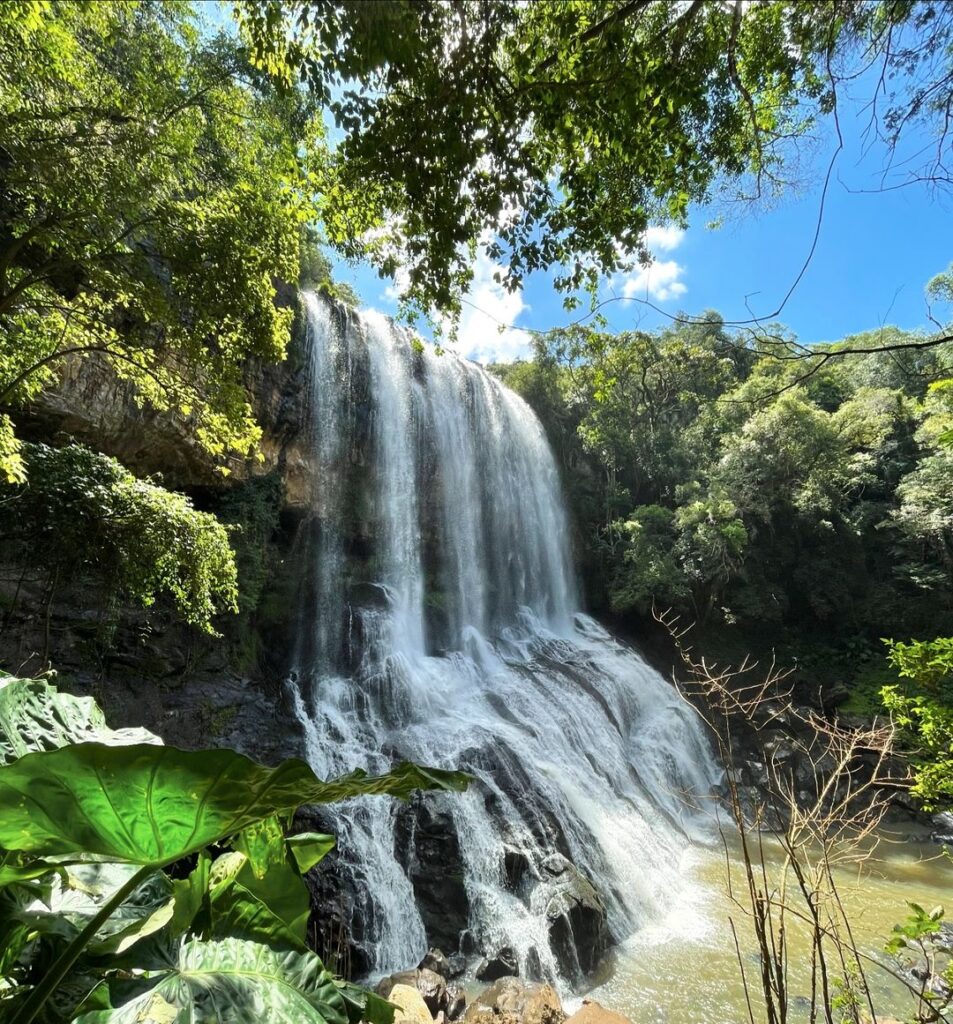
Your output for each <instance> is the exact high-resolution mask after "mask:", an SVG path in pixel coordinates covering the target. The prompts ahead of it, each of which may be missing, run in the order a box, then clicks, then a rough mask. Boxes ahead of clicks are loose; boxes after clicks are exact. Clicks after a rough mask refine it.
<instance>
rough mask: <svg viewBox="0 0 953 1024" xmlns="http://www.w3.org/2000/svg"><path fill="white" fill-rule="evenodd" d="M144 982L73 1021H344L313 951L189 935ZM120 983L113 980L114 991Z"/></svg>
mask: <svg viewBox="0 0 953 1024" xmlns="http://www.w3.org/2000/svg"><path fill="white" fill-rule="evenodd" d="M148 984H149V987H148V988H147V989H146V990H145V991H138V992H136V993H135V994H134V995H132V998H129V999H127V1000H126V1001H125V1002H123V1003H122V1005H119V1006H117V1007H116V1008H114V1009H110V1010H102V1011H97V1012H94V1013H87V1014H84V1015H83V1016H81V1017H79V1018H78V1021H77V1024H142V1022H143V1021H164V1022H170V1024H171V1022H172V1021H179V1022H182V1024H185V1022H186V1021H187V1022H188V1024H219V1022H221V1024H246V1022H248V1024H263V1022H265V1021H267V1022H268V1024H349V1020H348V1014H347V1006H346V1004H345V1000H344V996H343V995H342V994H341V992H340V990H339V988H338V986H337V985H336V984H335V982H334V979H333V978H332V976H331V975H330V974H329V973H328V972H327V971H326V970H325V969H324V965H323V964H322V963H321V961H320V960H319V959H318V958H317V957H316V956H315V955H314V954H313V953H307V952H305V953H298V952H290V951H286V952H277V951H275V950H272V949H269V948H268V947H267V946H262V945H259V944H257V943H254V942H246V941H243V940H241V939H224V940H222V941H220V942H202V941H198V940H193V941H191V942H187V943H185V944H184V945H183V946H182V948H181V950H180V953H179V957H178V962H177V964H176V965H175V968H174V969H173V970H171V971H169V972H166V973H164V974H160V975H159V976H158V977H157V978H150V979H149V981H148ZM124 991H125V989H124V988H123V987H122V986H119V985H117V986H116V993H115V994H116V995H117V996H119V995H120V994H121V993H123V992H124ZM116 1001H117V1000H115V999H114V1002H116ZM169 1007H171V1008H174V1009H175V1010H176V1011H177V1013H176V1015H175V1016H172V1015H171V1010H170V1009H169Z"/></svg>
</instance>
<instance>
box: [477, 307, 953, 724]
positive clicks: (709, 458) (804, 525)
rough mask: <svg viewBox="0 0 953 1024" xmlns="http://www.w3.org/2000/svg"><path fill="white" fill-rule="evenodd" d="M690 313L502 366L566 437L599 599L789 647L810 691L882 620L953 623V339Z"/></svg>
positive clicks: (635, 614)
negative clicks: (811, 331) (812, 339)
mask: <svg viewBox="0 0 953 1024" xmlns="http://www.w3.org/2000/svg"><path fill="white" fill-rule="evenodd" d="M686 321H687V322H680V323H677V324H675V325H673V326H672V327H670V328H667V329H662V330H658V331H655V332H652V333H648V332H634V331H633V332H623V333H621V334H617V335H612V334H608V333H606V332H604V331H601V330H599V329H592V328H584V327H574V328H572V329H569V330H561V331H555V332H550V333H548V334H545V335H539V336H537V338H536V340H535V345H534V354H533V359H532V360H531V361H527V362H520V363H516V364H513V365H511V366H506V367H498V368H497V372H498V373H499V374H500V375H501V376H502V377H503V379H504V380H505V381H506V383H507V384H509V385H510V386H512V387H514V388H515V389H516V390H517V391H519V392H520V393H521V394H522V395H523V397H524V398H526V400H527V401H528V402H529V403H530V404H531V405H532V406H533V407H534V409H535V410H536V411H537V413H538V414H539V416H540V418H541V420H542V421H543V424H544V426H545V427H546V430H547V433H548V435H549V437H550V440H551V442H552V443H553V446H554V448H555V450H556V454H557V459H558V461H559V463H560V465H561V466H562V469H563V475H564V480H565V484H566V489H567V491H568V494H569V500H570V503H571V505H572V507H573V510H574V513H575V518H576V521H577V524H578V527H579V531H580V539H581V541H582V543H581V545H580V547H581V548H582V550H583V567H584V570H585V573H586V578H587V589H588V593H589V598H590V602H591V604H592V605H593V606H594V607H595V608H597V609H603V610H607V611H610V612H612V613H613V614H615V615H616V616H617V618H618V620H621V621H622V622H623V623H624V622H626V621H628V622H629V623H630V624H631V625H630V628H633V629H635V628H639V627H640V625H641V624H637V620H638V619H639V618H640V617H641V616H645V615H647V614H648V613H650V612H651V610H652V607H653V605H654V606H655V607H657V608H659V609H664V608H667V607H671V608H673V609H675V610H676V611H677V612H679V613H683V614H685V615H686V616H687V617H688V619H690V620H694V621H695V622H697V623H699V624H700V626H701V628H702V629H703V630H705V634H704V642H705V643H706V645H707V646H708V647H709V649H716V648H717V649H719V650H720V653H722V654H725V655H726V656H729V657H730V656H733V655H734V653H735V652H736V650H737V648H738V647H745V648H748V649H753V650H754V651H755V653H756V654H757V655H759V656H760V655H762V654H765V655H766V654H767V652H768V650H769V649H771V648H774V649H778V648H780V649H781V650H782V657H783V658H785V660H787V661H794V660H796V661H797V662H798V663H799V664H800V665H801V666H803V667H804V668H805V669H806V670H807V673H806V676H805V677H804V678H805V681H807V680H810V681H811V682H812V685H813V686H814V688H815V689H814V690H813V692H814V693H816V686H817V685H818V684H819V683H822V684H823V685H824V686H825V687H826V688H832V687H833V686H834V685H835V684H838V683H841V682H849V681H850V680H851V679H852V678H853V677H854V676H855V675H858V674H860V673H861V672H862V670H863V666H864V664H866V663H867V662H869V661H870V660H872V659H876V658H877V657H878V655H879V651H880V647H879V637H881V636H883V635H885V634H892V635H895V636H896V635H900V636H911V635H921V636H922V635H926V636H930V635H937V634H942V633H944V632H945V631H946V627H947V625H948V619H949V615H950V613H951V611H953V546H951V545H953V532H951V526H950V524H951V523H953V513H951V510H950V507H949V505H950V495H951V494H953V461H951V458H950V451H949V449H948V448H947V447H946V446H945V445H944V443H943V441H942V438H943V437H944V436H945V431H947V430H949V429H950V425H951V423H953V417H951V413H950V405H949V401H950V396H951V395H953V392H950V391H949V390H948V389H946V388H945V387H944V386H938V382H940V383H942V382H944V381H945V380H946V379H948V377H949V375H950V364H951V355H953V348H951V346H950V345H949V344H945V345H938V346H935V347H932V348H919V349H918V348H911V349H909V350H905V351H904V350H900V351H885V352H882V353H881V352H877V351H874V352H873V353H872V354H870V355H848V354H844V355H836V356H834V357H831V358H828V356H830V355H831V354H832V353H833V354H836V353H839V352H841V350H843V349H852V350H866V349H871V348H873V349H876V348H877V347H878V345H879V346H883V345H898V344H903V343H904V342H905V341H906V342H913V343H917V342H918V341H920V340H922V337H923V336H922V335H920V334H917V333H912V332H903V331H899V330H897V329H895V328H885V329H884V331H883V332H878V333H877V334H876V335H873V334H871V335H857V336H854V337H851V338H847V339H844V340H843V341H841V342H836V343H832V344H824V345H815V346H811V347H806V346H802V347H803V348H804V353H803V356H802V358H786V356H788V355H790V353H791V352H792V351H798V350H799V349H798V344H799V343H798V342H797V340H796V339H795V338H794V337H793V336H792V335H791V334H790V332H787V331H786V330H785V329H784V328H783V327H781V326H780V325H774V326H772V327H771V328H770V329H765V330H764V331H757V332H748V331H738V330H730V329H728V328H727V327H726V326H725V324H724V323H723V321H722V320H721V318H720V317H719V316H718V314H717V313H713V312H708V313H705V314H703V315H701V316H699V317H693V318H690V319H689V318H686ZM719 645H720V646H719ZM888 678H889V675H888ZM886 681H887V679H880V680H879V682H878V685H877V686H876V687H875V688H873V689H872V690H871V697H872V698H873V699H874V701H875V705H876V707H875V709H876V710H878V711H880V710H882V705H881V704H880V700H879V697H878V695H877V694H878V692H879V689H880V688H881V687H882V686H883V684H884V682H886ZM875 691H877V692H875ZM841 692H843V691H841Z"/></svg>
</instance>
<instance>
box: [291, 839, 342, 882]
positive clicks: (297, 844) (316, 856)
mask: <svg viewBox="0 0 953 1024" xmlns="http://www.w3.org/2000/svg"><path fill="white" fill-rule="evenodd" d="M286 842H287V844H288V849H289V850H291V855H292V857H294V859H295V863H296V864H297V865H298V870H299V871H300V872H301V874H305V873H306V872H308V871H310V870H311V869H312V868H313V867H314V866H315V864H317V863H318V862H319V861H322V860H324V858H325V857H327V855H328V854H329V853H330V852H331V851H332V850H333V849H334V847H335V846H336V845H337V840H336V839H335V838H334V836H326V835H323V834H322V833H321V832H299V833H298V834H297V835H294V836H288V838H287V840H286Z"/></svg>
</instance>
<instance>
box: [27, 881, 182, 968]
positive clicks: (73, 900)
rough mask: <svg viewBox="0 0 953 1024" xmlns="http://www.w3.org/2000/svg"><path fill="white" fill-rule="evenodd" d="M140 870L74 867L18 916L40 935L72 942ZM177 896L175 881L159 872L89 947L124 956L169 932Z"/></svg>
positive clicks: (118, 910)
mask: <svg viewBox="0 0 953 1024" xmlns="http://www.w3.org/2000/svg"><path fill="white" fill-rule="evenodd" d="M137 871H138V868H137V867H136V866H135V865H132V864H77V865H73V866H72V867H70V868H69V869H68V870H67V871H66V872H65V874H66V876H67V877H66V880H65V881H64V879H63V878H62V877H61V876H55V877H53V879H52V884H51V887H50V892H49V894H48V895H47V896H45V897H44V898H41V899H35V900H34V901H33V902H32V903H30V904H28V905H27V906H26V907H24V908H23V909H22V910H21V911H19V913H18V915H17V916H18V918H19V919H20V920H22V921H23V922H24V923H26V924H29V925H30V926H31V927H32V928H33V929H35V930H36V931H38V932H42V933H46V934H53V935H59V936H61V937H62V938H64V939H67V940H72V939H73V938H74V937H75V936H76V935H78V934H79V933H80V932H81V931H82V930H83V928H85V927H86V925H87V924H89V922H90V921H91V920H92V919H93V918H94V917H95V916H96V914H97V913H99V911H100V910H101V909H102V907H103V905H104V904H105V903H107V902H108V901H109V900H110V899H111V898H112V897H113V896H114V895H115V894H116V893H117V892H118V890H119V889H120V888H122V886H123V885H125V884H126V883H127V882H128V881H129V880H130V879H131V878H132V876H133V875H135V874H136V872H137ZM172 895H173V889H172V883H171V881H170V880H169V879H168V878H167V877H166V876H165V875H164V874H163V873H162V872H159V871H157V872H156V873H155V874H154V875H151V876H150V877H149V878H147V879H146V880H145V881H144V882H143V883H142V885H140V886H139V887H138V888H137V889H136V890H135V891H134V892H133V893H132V894H131V895H130V896H129V897H128V899H126V900H125V901H124V902H123V903H122V904H121V905H120V906H119V907H118V908H117V909H116V910H115V911H114V912H113V913H112V914H111V915H110V917H109V919H108V920H107V921H106V922H105V923H104V924H103V925H102V927H101V928H100V929H99V931H98V932H97V933H96V936H95V938H94V939H93V940H92V942H90V944H89V945H88V947H87V949H88V950H89V952H90V953H92V954H94V955H97V956H100V955H103V954H107V953H117V954H118V953H123V952H124V951H125V950H127V949H128V948H129V947H130V946H132V945H134V944H135V943H136V942H137V941H138V940H139V939H142V938H145V936H147V935H152V934H154V933H155V932H157V931H159V930H160V929H161V928H164V927H165V926H166V925H167V924H168V923H169V921H171V919H172V913H173V898H172Z"/></svg>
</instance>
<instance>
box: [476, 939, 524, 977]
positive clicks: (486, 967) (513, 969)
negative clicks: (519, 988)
mask: <svg viewBox="0 0 953 1024" xmlns="http://www.w3.org/2000/svg"><path fill="white" fill-rule="evenodd" d="M516 974H519V966H518V963H517V959H516V951H515V950H514V949H512V948H511V947H510V946H504V947H503V948H502V949H499V950H497V951H496V953H494V954H493V956H488V957H486V958H485V959H484V960H482V961H481V962H480V964H479V966H478V967H477V969H476V979H477V981H496V980H497V978H506V977H509V976H510V975H516Z"/></svg>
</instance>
